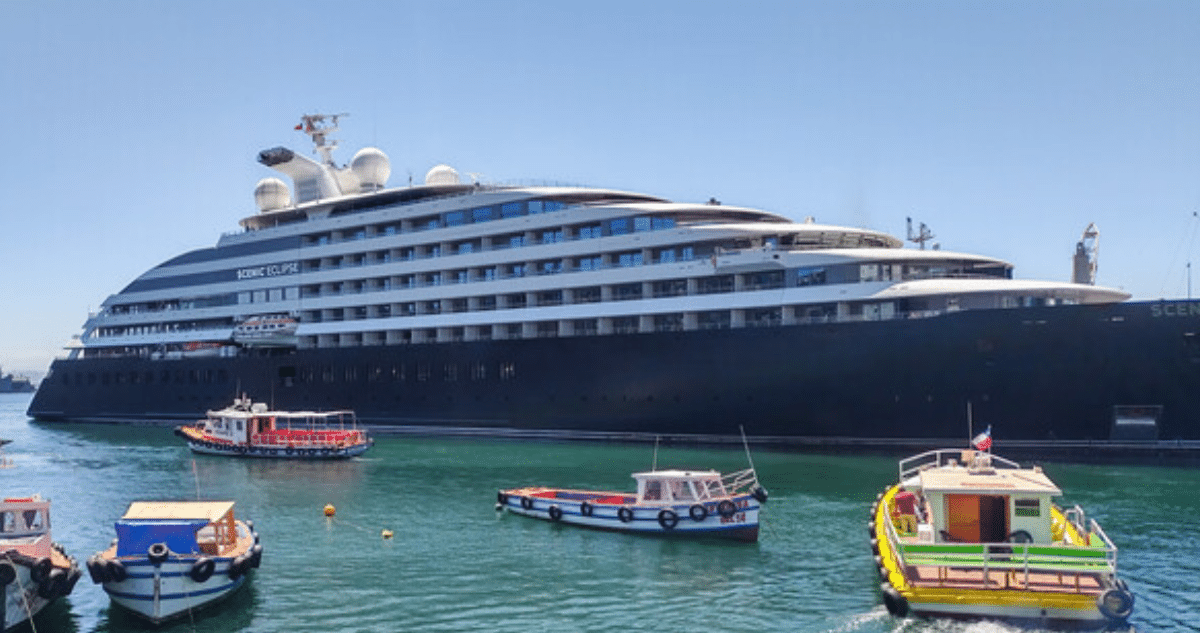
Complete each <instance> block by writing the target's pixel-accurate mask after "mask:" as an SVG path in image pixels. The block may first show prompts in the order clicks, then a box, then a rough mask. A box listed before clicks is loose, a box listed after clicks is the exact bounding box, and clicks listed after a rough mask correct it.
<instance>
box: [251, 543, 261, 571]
mask: <svg viewBox="0 0 1200 633" xmlns="http://www.w3.org/2000/svg"><path fill="white" fill-rule="evenodd" d="M262 553H263V546H262V543H255V544H254V547H251V548H250V567H251V569H258V566H259V565H261V564H262Z"/></svg>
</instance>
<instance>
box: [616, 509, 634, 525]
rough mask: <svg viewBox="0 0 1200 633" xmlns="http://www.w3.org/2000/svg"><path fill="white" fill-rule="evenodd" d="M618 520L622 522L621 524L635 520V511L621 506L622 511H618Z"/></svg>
mask: <svg viewBox="0 0 1200 633" xmlns="http://www.w3.org/2000/svg"><path fill="white" fill-rule="evenodd" d="M617 518H618V519H620V520H621V523H629V522H630V521H632V520H633V509H632V508H630V507H629V506H621V509H620V510H617Z"/></svg>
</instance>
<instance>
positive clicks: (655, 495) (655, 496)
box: [642, 480, 662, 501]
mask: <svg viewBox="0 0 1200 633" xmlns="http://www.w3.org/2000/svg"><path fill="white" fill-rule="evenodd" d="M642 499H644V500H646V501H658V500H660V499H662V482H660V481H657V480H655V481H647V482H646V492H645V494H643V495H642Z"/></svg>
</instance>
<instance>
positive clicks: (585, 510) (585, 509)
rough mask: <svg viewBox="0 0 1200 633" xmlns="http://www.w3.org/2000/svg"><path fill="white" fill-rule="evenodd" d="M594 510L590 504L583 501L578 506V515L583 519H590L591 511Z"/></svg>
mask: <svg viewBox="0 0 1200 633" xmlns="http://www.w3.org/2000/svg"><path fill="white" fill-rule="evenodd" d="M594 509H595V508H594V507H593V506H592V504H590V503H588V502H586V501H584V502H583V503H581V504H579V514H580V515H582V516H585V517H590V516H592V511H593V510H594Z"/></svg>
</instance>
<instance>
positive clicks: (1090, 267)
mask: <svg viewBox="0 0 1200 633" xmlns="http://www.w3.org/2000/svg"><path fill="white" fill-rule="evenodd" d="M1099 242H1100V229H1098V228H1096V223H1095V222H1093V223H1091V224H1088V225H1087V228H1085V229H1084V230H1083V237H1080V238H1079V241H1078V242H1077V243H1076V244H1075V259H1074V264H1075V266H1074V270H1073V274H1072V275H1071V281H1072V282H1074V283H1077V284H1087V285H1089V286H1094V285H1096V268H1097V266H1098V264H1099V259H1098V254H1099V251H1100V245H1099Z"/></svg>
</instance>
